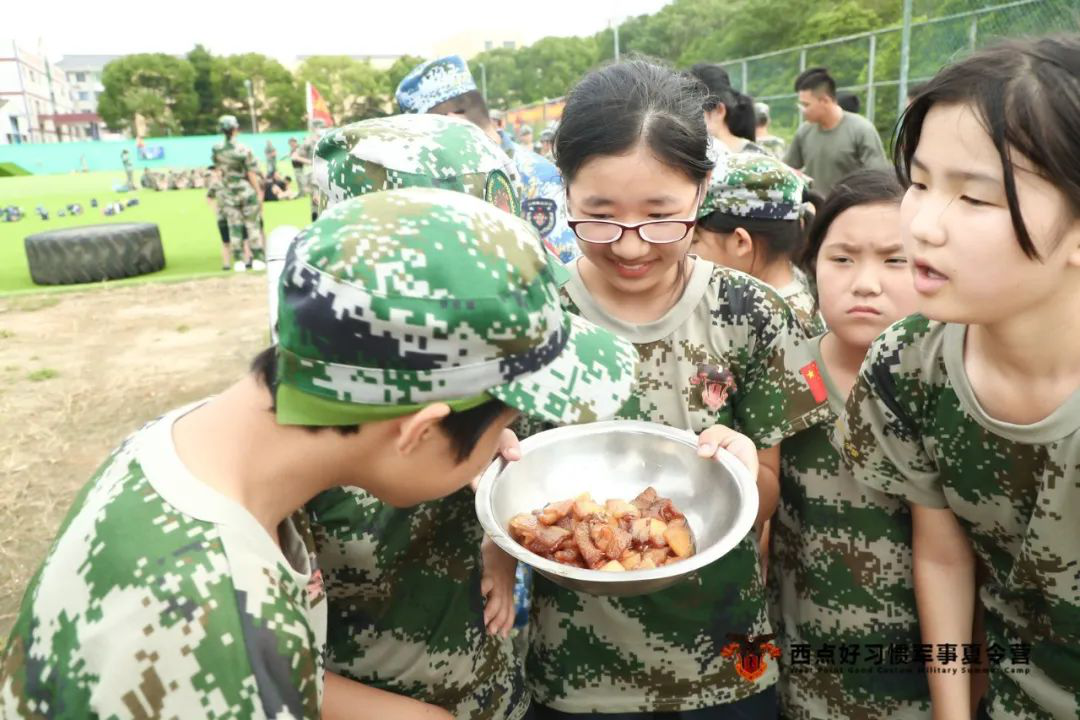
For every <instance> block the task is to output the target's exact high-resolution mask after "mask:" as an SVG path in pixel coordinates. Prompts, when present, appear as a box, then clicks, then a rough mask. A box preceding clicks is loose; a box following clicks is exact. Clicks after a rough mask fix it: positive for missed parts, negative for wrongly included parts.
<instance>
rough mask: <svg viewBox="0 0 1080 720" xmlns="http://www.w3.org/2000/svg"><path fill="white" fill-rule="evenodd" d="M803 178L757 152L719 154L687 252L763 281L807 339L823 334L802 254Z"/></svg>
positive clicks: (780, 163) (822, 326)
mask: <svg viewBox="0 0 1080 720" xmlns="http://www.w3.org/2000/svg"><path fill="white" fill-rule="evenodd" d="M805 191H806V187H805V185H804V183H803V177H802V176H800V174H799V173H798V172H796V171H795V170H793V169H791V168H790V167H788V166H787V165H785V164H784V163H783V162H781V161H780V160H777V159H776V158H774V157H771V156H769V155H765V154H762V153H729V154H727V155H721V156H720V158H719V160H718V161H717V166H716V168H715V169H714V170H713V173H712V176H711V178H710V180H709V187H708V190H706V192H705V198H704V199H703V200H702V203H701V207H700V208H699V209H698V222H697V225H695V226H694V240H693V244H692V245H691V249H692V250H693V252H694V253H696V254H697V255H698V256H699V257H702V258H704V259H705V260H708V261H710V262H713V263H716V264H717V265H723V266H725V267H729V268H732V269H734V270H739V271H741V272H744V273H746V274H748V275H751V276H753V277H755V278H757V279H758V280H760V281H762V282H763V283H766V284H767V285H769V286H770V287H772V288H773V289H774V290H776V292H778V293H779V294H780V297H782V298H784V301H785V302H787V304H788V306H789V307H790V308H791V311H792V312H793V313H794V314H795V319H796V321H797V322H798V323H799V327H800V328H801V329H802V331H803V334H804V335H805V336H806V337H807V338H811V337H814V336H816V335H820V334H821V333H822V332H824V331H825V325H824V323H823V322H822V320H821V315H820V314H819V313H818V311H817V302H816V301H815V300H814V294H813V292H811V290H810V286H809V283H808V282H807V280H806V275H805V274H803V272H802V270H800V269H799V268H798V267H797V266H796V264H795V263H796V262H797V261H798V259H799V257H800V256H801V255H802V249H803V228H802V225H801V221H802V219H803V218H804V217H805V214H806V205H805V203H804V199H805Z"/></svg>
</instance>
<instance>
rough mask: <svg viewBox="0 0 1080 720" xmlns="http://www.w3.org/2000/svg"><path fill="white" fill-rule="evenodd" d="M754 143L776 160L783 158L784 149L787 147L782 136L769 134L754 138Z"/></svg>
mask: <svg viewBox="0 0 1080 720" xmlns="http://www.w3.org/2000/svg"><path fill="white" fill-rule="evenodd" d="M754 143H755V144H756V145H757V146H758V147H760V148H761V149H762V150H764V151H765V152H766V153H768V154H769V155H771V156H773V157H774V158H776V159H777V160H783V159H784V150H786V149H787V143H785V142H784V138H781V137H776V136H775V135H769V136H768V137H763V138H760V139H758V140H755V141H754Z"/></svg>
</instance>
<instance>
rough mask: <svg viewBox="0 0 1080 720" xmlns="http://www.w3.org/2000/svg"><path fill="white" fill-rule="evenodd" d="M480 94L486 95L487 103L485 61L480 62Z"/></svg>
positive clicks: (485, 100)
mask: <svg viewBox="0 0 1080 720" xmlns="http://www.w3.org/2000/svg"><path fill="white" fill-rule="evenodd" d="M480 94H481V95H483V96H484V102H485V103H487V68H486V67H485V66H484V63H480Z"/></svg>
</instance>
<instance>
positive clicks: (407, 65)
mask: <svg viewBox="0 0 1080 720" xmlns="http://www.w3.org/2000/svg"><path fill="white" fill-rule="evenodd" d="M422 62H424V58H422V57H417V56H416V55H402V56H401V57H399V58H398V59H397V60H395V61H394V64H393V65H391V66H390V67H389V68H387V69H386V71H385V73H384V76H385V79H384V86H385V87H386V89H387V92H388V93H389V95H391V96H392V95H393V94H394V92H395V91H396V90H397V86H398V85H400V84H401V81H402V80H404V79H405V76H406V75H408V74H409V73H410V72H412V69H413V68H415V67H416V66H417V65H419V64H420V63H422ZM389 100H390V102H391V104H394V98H393V97H390V98H389ZM394 110H395V111H396V110H397V106H396V105H394Z"/></svg>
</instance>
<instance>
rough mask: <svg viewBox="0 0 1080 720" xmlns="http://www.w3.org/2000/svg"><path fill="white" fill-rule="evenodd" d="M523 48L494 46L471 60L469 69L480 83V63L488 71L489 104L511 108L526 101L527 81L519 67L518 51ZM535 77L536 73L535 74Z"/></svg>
mask: <svg viewBox="0 0 1080 720" xmlns="http://www.w3.org/2000/svg"><path fill="white" fill-rule="evenodd" d="M521 52H522V51H521V50H510V49H508V48H501V47H500V48H494V49H492V50H486V51H484V52H482V53H479V54H478V55H474V56H473V58H472V60H470V61H469V70H470V71H471V72H472V75H473V77H474V78H476V82H477V84H478V85H479V84H480V64H481V63H483V65H484V69H485V71H486V72H487V91H488V105H490V106H491V107H495V108H510V107H514V106H515V105H520V104H521V103H523V102H526V100H525V98H526V97H528V96H529V95H528V93H527V91H526V90H525V87H526V82H524V80H523V78H522V77H521V72H520V70H519V68H518V60H517V58H518V53H521ZM534 77H535V75H534Z"/></svg>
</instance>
